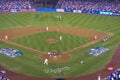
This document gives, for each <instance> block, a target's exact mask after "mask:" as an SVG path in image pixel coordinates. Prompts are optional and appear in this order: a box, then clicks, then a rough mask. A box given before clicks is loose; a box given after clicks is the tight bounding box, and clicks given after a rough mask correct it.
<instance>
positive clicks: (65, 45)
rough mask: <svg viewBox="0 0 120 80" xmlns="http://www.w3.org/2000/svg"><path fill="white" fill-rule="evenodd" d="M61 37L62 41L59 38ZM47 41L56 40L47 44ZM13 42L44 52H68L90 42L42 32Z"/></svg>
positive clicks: (65, 35) (67, 35)
mask: <svg viewBox="0 0 120 80" xmlns="http://www.w3.org/2000/svg"><path fill="white" fill-rule="evenodd" d="M60 36H62V40H60V39H59V37H60ZM48 39H55V40H57V42H56V43H49V42H48V41H47V40H48ZM13 42H15V43H18V44H22V45H25V46H27V47H30V48H33V49H37V50H41V51H44V52H57V51H61V52H64V51H68V50H71V49H73V48H75V47H78V46H81V45H83V44H86V43H88V42H90V40H88V39H87V38H84V37H80V36H75V35H70V34H64V33H62V34H61V33H59V32H49V31H48V32H42V33H37V34H32V35H28V36H23V37H20V38H17V39H14V40H13Z"/></svg>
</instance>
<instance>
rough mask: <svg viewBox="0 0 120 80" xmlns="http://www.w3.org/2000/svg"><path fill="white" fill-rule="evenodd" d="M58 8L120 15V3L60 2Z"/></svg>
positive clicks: (66, 0) (69, 0) (67, 0)
mask: <svg viewBox="0 0 120 80" xmlns="http://www.w3.org/2000/svg"><path fill="white" fill-rule="evenodd" d="M56 7H57V8H61V9H67V10H82V11H86V12H88V11H91V10H96V11H106V12H117V13H120V1H118V2H105V1H104V2H101V1H99V2H95V1H86V0H84V1H82V0H59V2H58V4H57V5H56Z"/></svg>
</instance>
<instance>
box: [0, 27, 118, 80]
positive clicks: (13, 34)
mask: <svg viewBox="0 0 120 80" xmlns="http://www.w3.org/2000/svg"><path fill="white" fill-rule="evenodd" d="M58 29H59V32H63V33H67V34H72V35H77V36H83V37H86V38H88V39H90V40H91V42H90V43H87V44H84V45H82V46H78V47H76V48H74V49H72V50H69V51H66V52H63V53H62V54H61V56H59V59H57V60H54V59H53V58H50V61H51V62H63V61H67V60H69V59H70V56H69V54H71V53H74V52H75V51H78V50H80V49H81V48H84V47H87V46H90V45H92V44H94V43H96V42H98V41H100V40H102V39H103V37H105V36H110V35H109V34H105V33H102V32H98V31H94V30H88V29H80V28H67V27H49V30H48V31H58ZM44 31H46V28H45V27H28V28H17V29H10V30H2V31H0V34H1V35H0V41H2V42H6V43H8V44H11V45H14V46H18V47H20V48H23V49H26V50H30V51H32V52H35V53H38V54H40V55H41V58H42V59H45V58H46V57H48V55H47V54H46V53H45V52H42V51H38V50H34V49H32V48H29V47H27V46H23V45H20V44H17V43H13V42H11V41H12V40H13V39H15V38H17V37H21V36H25V35H29V34H34V33H39V32H44ZM6 35H7V36H8V40H5V39H4V38H5V36H6ZM95 35H97V36H98V39H97V40H94V36H95ZM50 41H51V40H50ZM119 50H120V45H119V47H118V48H117V50H116V54H115V55H114V56H113V58H112V60H111V62H110V63H109V64H108V66H106V67H109V66H110V65H112V66H113V67H114V68H119V65H118V64H119V61H117V60H118V59H120V58H118V57H119V56H120V54H119ZM0 70H5V68H4V67H2V66H1V65H0ZM6 71H7V74H5V75H4V76H5V77H9V78H10V80H56V79H54V78H40V77H30V76H27V75H23V74H19V73H15V72H12V71H9V70H6ZM108 73H109V72H108V71H107V69H106V68H104V69H103V70H101V71H98V72H95V73H93V74H88V75H85V76H80V77H74V78H66V79H65V80H96V79H97V76H98V75H99V74H100V75H101V76H103V77H105V76H107V74H108Z"/></svg>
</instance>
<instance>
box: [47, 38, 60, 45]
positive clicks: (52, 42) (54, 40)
mask: <svg viewBox="0 0 120 80" xmlns="http://www.w3.org/2000/svg"><path fill="white" fill-rule="evenodd" d="M58 41H59V40H57V39H53V38H51V39H47V40H46V42H48V43H51V44H55V43H57V42H58Z"/></svg>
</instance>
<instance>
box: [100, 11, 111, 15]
mask: <svg viewBox="0 0 120 80" xmlns="http://www.w3.org/2000/svg"><path fill="white" fill-rule="evenodd" d="M100 14H103V15H112V14H113V13H112V12H103V11H100Z"/></svg>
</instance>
